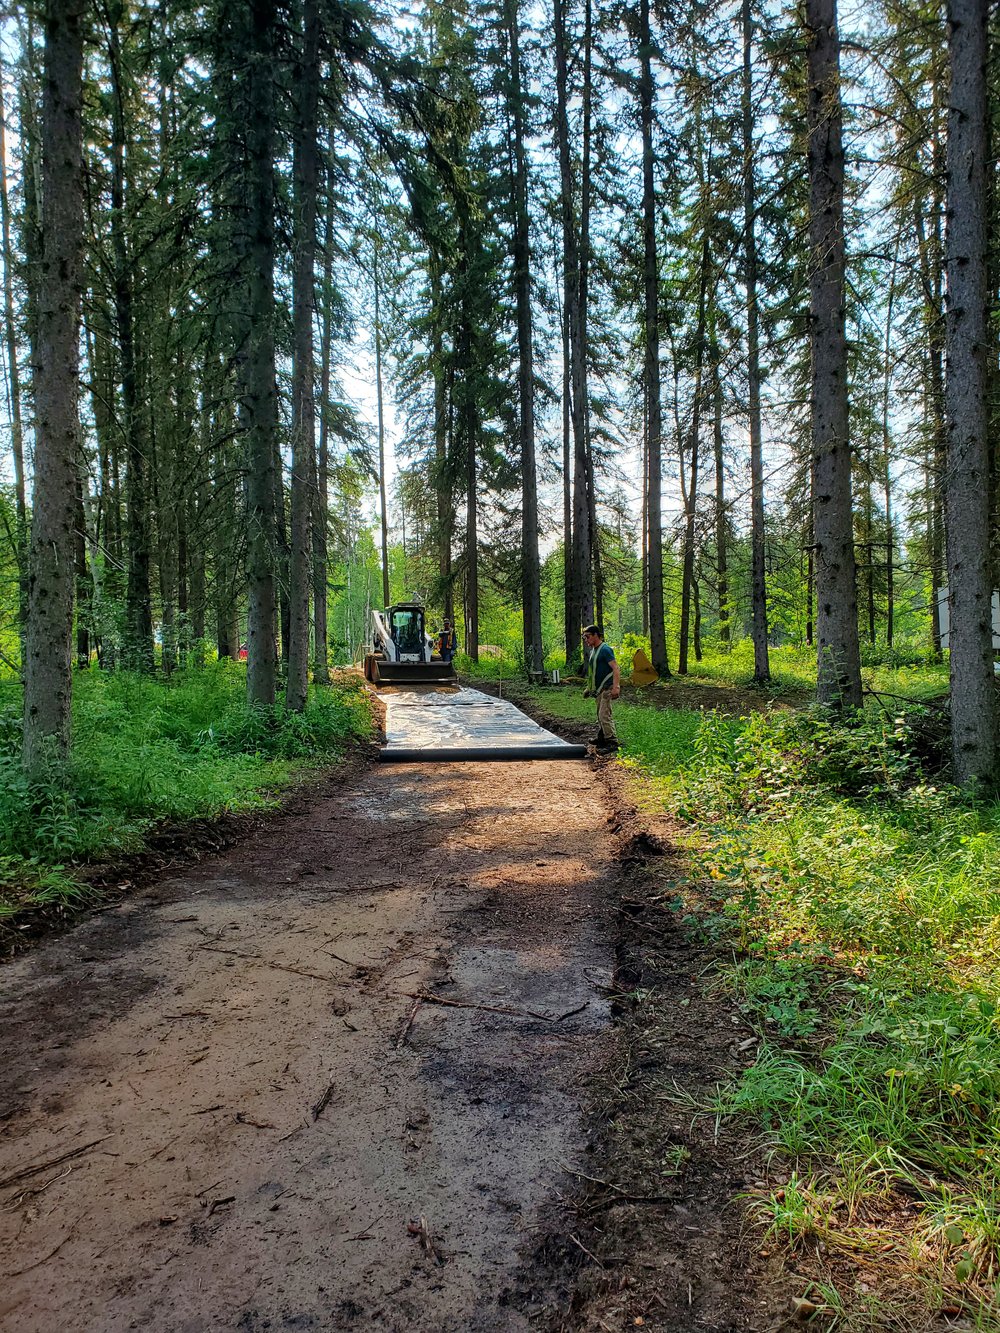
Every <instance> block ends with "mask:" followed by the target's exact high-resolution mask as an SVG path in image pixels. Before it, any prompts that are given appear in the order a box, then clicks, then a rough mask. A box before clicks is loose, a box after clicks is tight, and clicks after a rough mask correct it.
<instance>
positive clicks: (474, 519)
mask: <svg viewBox="0 0 1000 1333" xmlns="http://www.w3.org/2000/svg"><path fill="white" fill-rule="evenodd" d="M473 247H474V237H473V235H472V229H471V226H470V219H469V217H468V215H467V213H465V211H464V210H463V212H462V213H461V215H460V218H459V229H458V250H459V256H460V258H459V271H458V277H459V286H460V291H461V303H460V314H459V325H458V354H459V356H458V359H459V375H460V378H461V385H460V394H461V397H460V402H459V419H460V428H461V437H462V441H463V443H464V446H465V487H466V504H465V651H466V653H467V655H468V656H469V657H471V659H472V660H473V662H478V661H479V496H478V493H477V486H478V483H479V477H478V449H479V406H478V400H477V396H476V394H477V387H478V386H477V380H478V374H479V356H478V348H477V346H476V335H475V329H474V309H475V303H474V297H473V292H472V282H473V276H472V275H473V264H472V260H473Z"/></svg>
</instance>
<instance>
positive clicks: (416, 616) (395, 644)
mask: <svg viewBox="0 0 1000 1333" xmlns="http://www.w3.org/2000/svg"><path fill="white" fill-rule="evenodd" d="M365 679H366V680H369V681H370V682H371V683H372V684H373V685H376V686H378V685H448V684H452V683H453V682H454V681H455V679H456V677H455V668H454V667H453V666H452V664H451V663H450V662H444V661H442V660H441V658H440V656H438V655H436V654H435V652H434V643H433V640H432V638H431V636H430V635H429V634H428V633H427V627H426V619H425V615H424V608H423V607H422V606H421V605H420V603H419V602H397V603H396V605H395V606H390V607H387V608H386V609H385V610H384V611H375V610H373V611H372V651H371V652H370V653H366V654H365Z"/></svg>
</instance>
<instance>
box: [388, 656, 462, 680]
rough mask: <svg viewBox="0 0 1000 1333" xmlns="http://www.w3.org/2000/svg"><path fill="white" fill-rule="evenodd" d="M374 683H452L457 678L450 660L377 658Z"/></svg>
mask: <svg viewBox="0 0 1000 1333" xmlns="http://www.w3.org/2000/svg"><path fill="white" fill-rule="evenodd" d="M370 679H371V681H372V684H373V685H376V686H378V685H451V684H454V682H455V681H456V680H457V676H456V675H455V668H454V667H453V666H452V664H451V663H450V662H383V661H379V660H377V659H376V660H375V661H374V663H373V674H372V676H371V677H370Z"/></svg>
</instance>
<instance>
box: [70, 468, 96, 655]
mask: <svg viewBox="0 0 1000 1333" xmlns="http://www.w3.org/2000/svg"><path fill="white" fill-rule="evenodd" d="M85 485H86V478H85V475H84V468H83V460H82V458H81V460H80V463H79V466H78V467H77V473H76V518H75V521H74V524H73V570H74V574H75V575H76V588H75V590H74V591H75V595H76V666H77V670H78V671H86V670H87V668H88V667H89V666H90V625H91V615H90V612H91V610H92V605H91V603H92V598H91V588H90V579H89V577H88V574H87V519H86V515H85V514H84V509H83V488H84V486H85Z"/></svg>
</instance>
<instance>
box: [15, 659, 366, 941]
mask: <svg viewBox="0 0 1000 1333" xmlns="http://www.w3.org/2000/svg"><path fill="white" fill-rule="evenodd" d="M20 694H21V692H20V687H19V685H18V684H17V683H16V682H13V681H0V924H3V923H5V922H6V923H8V924H9V922H10V921H11V920H12V919H13V918H14V917H16V916H17V915H18V914H19V913H21V912H23V911H25V910H31V909H36V908H39V907H52V906H60V905H63V906H68V907H71V906H73V905H74V904H75V903H77V902H78V901H80V900H81V899H82V898H83V897H84V896H85V895H86V894H87V889H86V887H85V883H84V881H83V879H82V877H81V875H80V873H79V872H80V867H81V866H82V865H84V864H85V863H86V862H92V861H95V860H105V859H109V858H112V859H113V858H114V857H116V856H122V855H128V854H131V853H134V852H138V851H141V850H142V848H143V847H144V845H145V843H146V839H147V838H148V836H149V834H150V832H151V830H153V829H154V828H155V827H156V826H158V825H162V824H164V823H168V822H174V821H178V822H183V821H186V820H193V819H202V818H213V817H217V816H219V815H222V814H225V813H229V812H237V811H247V810H253V809H260V808H264V807H267V806H270V805H273V804H274V803H275V801H276V799H277V793H278V792H279V791H280V790H281V789H282V788H283V787H286V786H287V785H288V784H290V783H291V782H293V781H295V779H296V778H297V777H298V776H300V775H301V774H302V773H303V772H305V771H307V770H308V769H309V768H310V767H313V766H315V765H316V764H317V763H323V762H329V761H330V760H331V759H333V758H335V757H336V756H337V755H339V754H341V753H342V752H343V750H344V748H345V746H346V744H347V743H348V741H349V740H350V738H351V737H352V736H356V735H366V734H367V733H368V731H369V729H370V718H369V713H368V708H367V704H366V702H365V696H364V693H363V691H362V690H361V689H360V688H358V687H355V686H353V685H345V686H337V687H334V688H332V689H329V690H313V691H311V693H310V698H309V702H308V705H307V708H306V711H305V713H303V714H301V715H293V714H286V713H284V711H283V710H282V709H281V708H280V707H278V708H277V709H252V708H250V707H248V705H247V703H246V677H245V671H244V670H243V669H242V668H240V667H239V666H238V665H236V664H232V663H219V664H214V665H212V666H208V667H205V668H204V669H201V670H198V671H190V672H178V673H176V674H175V675H174V676H173V677H172V679H171V680H170V682H169V683H165V682H163V681H156V680H151V679H148V678H145V677H141V676H136V675H130V674H125V673H123V674H118V675H113V676H104V675H102V674H101V673H99V672H96V671H94V672H88V673H84V674H83V675H80V676H78V677H77V678H76V680H75V682H74V698H73V753H72V760H71V764H70V768H69V772H68V773H67V774H65V775H58V774H57V773H56V771H55V769H53V771H52V773H51V775H49V776H47V777H42V778H41V779H38V780H36V781H33V782H30V783H29V782H28V781H27V779H26V778H25V777H24V775H23V773H22V771H21V767H20V730H21V724H20V707H21V698H20Z"/></svg>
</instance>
